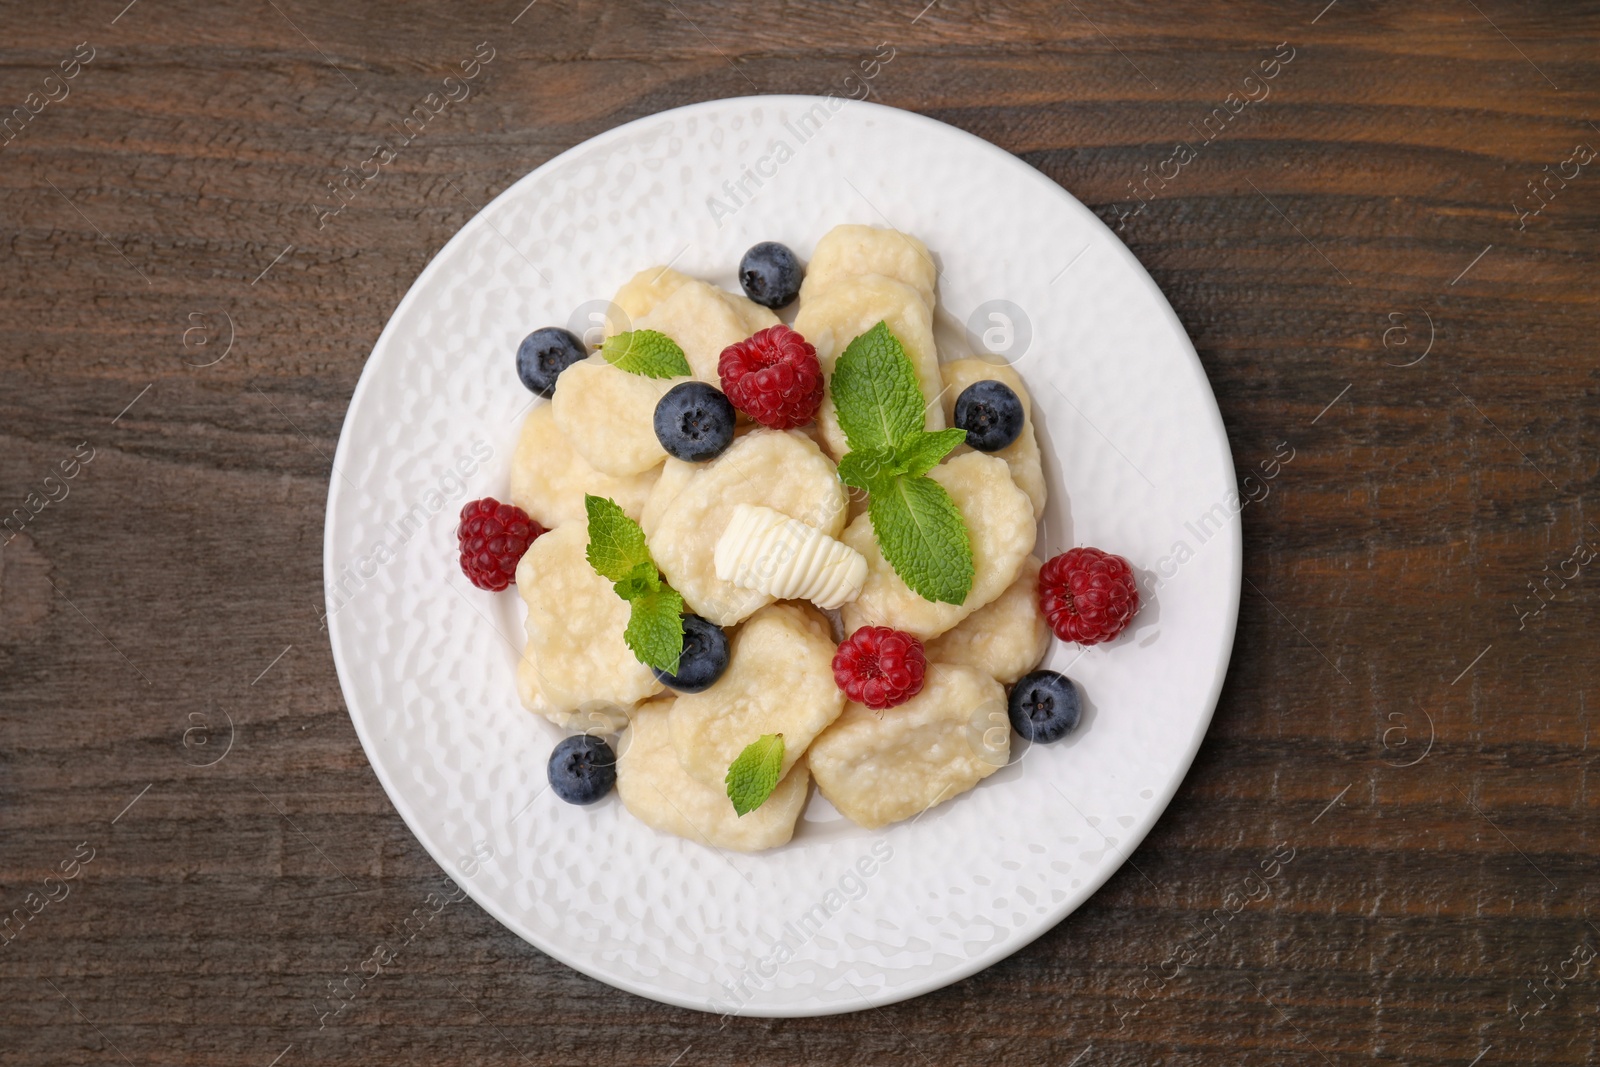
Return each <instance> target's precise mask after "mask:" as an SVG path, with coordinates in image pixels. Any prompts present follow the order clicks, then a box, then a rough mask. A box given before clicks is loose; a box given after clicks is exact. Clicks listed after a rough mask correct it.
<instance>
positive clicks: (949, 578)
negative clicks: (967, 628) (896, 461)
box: [867, 475, 973, 604]
mask: <svg viewBox="0 0 1600 1067" xmlns="http://www.w3.org/2000/svg"><path fill="white" fill-rule="evenodd" d="M867 514H868V516H870V517H871V519H872V531H873V533H874V534H876V535H877V538H878V548H879V549H881V550H882V552H883V558H884V559H886V560H888V561H889V562H890V563H891V564H892V565H893V566H894V571H895V573H896V574H898V575H900V577H901V579H902V580H903V581H905V583H906V584H907V585H909V586H911V588H913V589H915V590H916V591H917V594H918V595H919V596H921V597H922V598H923V599H924V600H933V601H938V602H942V603H945V604H959V603H961V602H962V601H964V600H966V599H967V593H968V592H969V591H970V590H971V589H972V577H973V566H972V545H971V543H970V542H969V541H968V539H967V526H966V523H964V522H962V521H961V512H960V511H958V510H956V502H955V501H954V500H951V499H950V494H949V493H948V492H947V491H946V490H945V487H944V486H942V485H940V484H939V483H938V482H936V481H934V480H933V479H932V478H927V477H923V476H920V475H901V476H900V477H898V478H895V479H893V480H892V481H890V482H889V483H887V484H886V485H883V486H880V487H879V488H878V489H877V490H876V491H874V492H873V493H872V494H871V496H870V498H869V499H868V501H867ZM903 560H910V561H913V563H914V566H913V567H910V568H902V566H901V564H900V563H899V562H897V561H903ZM907 569H910V570H913V571H914V574H915V577H916V581H915V582H913V581H912V580H911V579H910V578H907V577H906V570H907Z"/></svg>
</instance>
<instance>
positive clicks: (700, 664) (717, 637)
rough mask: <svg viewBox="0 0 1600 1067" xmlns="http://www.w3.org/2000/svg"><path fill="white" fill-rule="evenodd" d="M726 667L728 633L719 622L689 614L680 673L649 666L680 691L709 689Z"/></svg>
mask: <svg viewBox="0 0 1600 1067" xmlns="http://www.w3.org/2000/svg"><path fill="white" fill-rule="evenodd" d="M727 669H728V635H727V634H726V633H724V632H723V629H722V627H720V626H718V625H717V624H716V623H714V622H707V621H706V620H705V619H702V618H701V617H700V616H698V615H687V614H686V615H684V617H683V654H682V655H680V656H679V657H678V673H677V674H668V673H667V672H666V671H664V670H661V669H660V668H658V667H651V668H650V670H651V671H652V672H654V674H655V676H656V679H657V680H658V681H659V682H660V683H661V684H662V685H664V686H667V687H668V688H669V689H676V690H677V691H678V692H680V693H699V692H703V691H704V690H707V689H710V688H711V687H712V685H714V684H715V683H716V681H717V679H718V678H721V677H722V672H723V671H725V670H727Z"/></svg>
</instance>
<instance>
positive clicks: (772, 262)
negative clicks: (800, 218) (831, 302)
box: [739, 241, 805, 308]
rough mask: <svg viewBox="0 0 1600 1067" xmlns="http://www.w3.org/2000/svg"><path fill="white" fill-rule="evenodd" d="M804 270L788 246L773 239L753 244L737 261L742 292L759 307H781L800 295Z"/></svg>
mask: <svg viewBox="0 0 1600 1067" xmlns="http://www.w3.org/2000/svg"><path fill="white" fill-rule="evenodd" d="M803 277H805V271H804V270H802V269H801V268H800V261H799V260H798V259H796V258H795V254H794V253H793V252H791V251H789V249H788V246H786V245H780V244H779V243H778V242H776V241H762V242H761V243H760V244H758V245H753V246H751V248H750V251H748V252H746V253H745V254H744V258H743V259H741V260H740V261H739V284H740V285H741V286H743V287H744V295H745V296H748V297H749V298H750V299H751V300H754V301H755V302H756V303H758V304H760V305H761V306H762V307H768V308H781V307H783V306H784V305H785V304H787V303H789V302H790V301H792V300H793V299H794V298H795V297H796V296H798V295H799V294H800V279H801V278H803Z"/></svg>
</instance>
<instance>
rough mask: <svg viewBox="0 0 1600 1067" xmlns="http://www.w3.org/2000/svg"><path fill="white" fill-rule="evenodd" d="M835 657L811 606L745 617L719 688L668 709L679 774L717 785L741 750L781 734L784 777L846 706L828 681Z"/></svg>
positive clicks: (774, 608)
mask: <svg viewBox="0 0 1600 1067" xmlns="http://www.w3.org/2000/svg"><path fill="white" fill-rule="evenodd" d="M835 651H837V646H836V645H834V643H833V636H832V634H831V633H830V631H829V629H828V621H827V619H825V618H823V616H822V615H821V614H819V613H818V612H817V611H816V610H814V609H812V608H809V607H804V606H802V605H799V604H773V605H770V606H768V607H764V608H762V609H761V610H760V611H758V612H756V613H755V614H754V615H752V616H750V618H748V619H746V620H745V622H744V625H742V626H740V627H739V629H738V632H737V633H735V634H734V635H733V643H732V648H731V651H730V655H729V660H728V669H727V670H726V671H725V672H724V673H723V675H722V677H721V678H719V679H717V683H716V684H715V685H713V686H712V687H711V688H710V689H707V690H705V691H704V692H702V693H682V694H679V696H678V700H677V703H675V704H674V705H673V707H672V714H671V716H670V718H669V720H668V721H669V724H670V726H671V731H672V747H673V748H674V749H675V750H676V751H677V753H678V762H679V763H681V764H683V769H684V770H685V771H687V772H688V774H689V776H690V777H691V778H694V779H695V780H696V781H698V782H701V783H703V784H705V785H707V786H713V787H720V786H722V785H723V784H724V781H725V779H726V778H727V775H728V765H729V764H731V763H732V762H733V761H734V760H735V759H737V758H738V756H739V753H741V752H743V751H744V750H745V748H746V746H748V745H750V744H751V743H752V742H754V741H756V740H758V739H760V738H761V736H762V735H763V734H782V735H783V773H785V774H787V773H788V771H789V768H790V767H793V766H794V765H795V763H796V762H797V761H798V760H799V759H800V757H801V755H802V754H803V753H804V752H805V750H806V746H807V745H809V744H811V740H812V738H814V737H816V736H817V734H819V733H821V732H822V731H823V730H824V729H826V728H827V726H828V724H829V723H831V722H833V720H834V719H836V718H838V717H839V712H840V711H841V710H842V709H843V708H844V694H843V693H841V692H840V691H839V687H838V686H836V685H834V683H833V667H832V664H833V654H834V652H835Z"/></svg>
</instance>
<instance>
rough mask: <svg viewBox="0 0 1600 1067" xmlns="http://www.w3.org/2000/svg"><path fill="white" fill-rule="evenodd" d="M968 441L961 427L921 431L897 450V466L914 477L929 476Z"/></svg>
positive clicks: (906, 440)
mask: <svg viewBox="0 0 1600 1067" xmlns="http://www.w3.org/2000/svg"><path fill="white" fill-rule="evenodd" d="M966 439H967V431H965V430H963V429H960V428H959V427H952V428H951V429H948V430H938V431H935V432H933V433H929V432H928V431H927V430H922V431H919V432H917V433H914V434H912V435H911V436H910V437H907V438H906V439H905V440H904V441H902V442H901V443H900V447H899V448H897V449H895V453H894V458H895V464H896V466H898V467H900V468H901V469H902V470H903V471H904V472H905V473H906V474H909V475H912V476H913V477H914V476H916V475H918V474H927V473H928V472H929V471H931V470H933V468H935V467H937V466H938V465H939V461H940V460H941V459H943V458H944V457H946V456H948V455H949V454H950V453H951V452H952V451H953V450H954V449H955V447H956V446H957V445H959V444H961V442H963V441H965V440H966ZM846 455H848V453H846Z"/></svg>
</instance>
